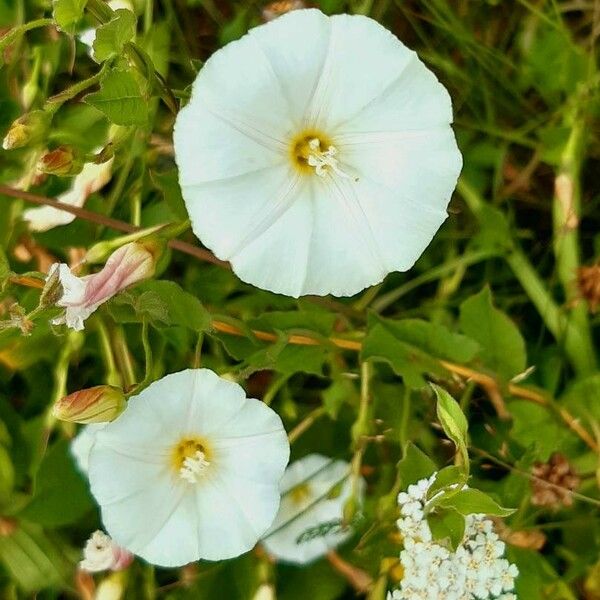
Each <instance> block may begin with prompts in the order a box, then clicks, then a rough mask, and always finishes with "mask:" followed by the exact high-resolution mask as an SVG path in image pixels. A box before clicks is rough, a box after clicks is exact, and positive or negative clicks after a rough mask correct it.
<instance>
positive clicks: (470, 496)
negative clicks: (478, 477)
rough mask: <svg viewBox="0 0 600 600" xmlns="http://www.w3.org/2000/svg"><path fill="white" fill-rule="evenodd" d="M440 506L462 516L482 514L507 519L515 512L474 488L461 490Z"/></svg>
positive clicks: (444, 500)
mask: <svg viewBox="0 0 600 600" xmlns="http://www.w3.org/2000/svg"><path fill="white" fill-rule="evenodd" d="M439 506H443V507H447V508H448V507H450V508H453V509H454V510H456V511H458V512H459V513H460V514H461V515H472V514H479V513H481V514H484V515H490V516H494V517H507V516H508V515H512V514H513V513H514V512H515V511H514V509H512V508H504V507H502V506H500V505H499V504H498V503H497V502H496V501H495V500H494V499H492V498H490V497H489V496H488V495H487V494H484V493H483V492H482V491H480V490H476V489H473V488H469V489H463V490H460V492H458V493H457V494H453V495H452V496H449V497H448V498H444V499H443V500H442V501H441V502H440V503H439Z"/></svg>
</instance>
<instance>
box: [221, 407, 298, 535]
mask: <svg viewBox="0 0 600 600" xmlns="http://www.w3.org/2000/svg"><path fill="white" fill-rule="evenodd" d="M215 438H216V434H215ZM213 449H214V452H215V459H214V460H215V466H216V468H217V471H218V472H219V473H224V474H226V475H227V476H229V477H230V478H231V479H239V480H243V481H244V482H257V483H260V482H265V481H276V482H277V484H278V483H279V480H280V479H281V477H282V475H283V472H284V469H285V467H286V465H287V463H288V460H289V453H290V445H289V442H288V439H287V436H286V434H285V430H284V428H283V424H282V422H281V419H280V418H279V415H278V414H277V413H276V412H275V411H273V410H271V409H270V408H269V407H268V406H266V405H265V404H264V403H262V402H260V401H259V400H255V399H253V398H248V399H246V400H245V403H244V405H243V407H242V408H241V410H240V411H239V412H238V413H237V414H236V415H235V418H234V419H231V420H230V421H229V422H228V423H225V424H223V426H222V427H221V428H220V429H219V431H218V439H215V442H214V444H213ZM274 517H275V513H273V515H272V516H271V520H273V518H274ZM269 525H270V523H269V524H267V527H268V526H269ZM265 529H266V527H265Z"/></svg>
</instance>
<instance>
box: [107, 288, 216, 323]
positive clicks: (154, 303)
mask: <svg viewBox="0 0 600 600" xmlns="http://www.w3.org/2000/svg"><path fill="white" fill-rule="evenodd" d="M107 306H108V310H109V312H110V313H111V315H112V317H113V318H114V319H115V320H116V321H117V322H119V323H141V322H142V321H143V320H144V319H150V321H151V322H152V324H153V325H154V326H155V327H161V326H163V327H164V326H175V325H177V326H180V327H185V328H187V329H191V330H192V331H196V332H198V333H200V332H203V331H208V330H209V329H210V326H211V316H210V314H209V313H208V311H207V310H206V309H205V308H204V306H203V305H202V303H201V302H200V300H198V298H196V296H193V295H192V294H190V293H189V292H186V291H185V290H183V289H182V288H181V287H180V286H179V285H177V284H176V283H175V282H173V281H163V280H157V281H145V282H144V283H141V284H139V285H137V286H136V287H135V288H134V289H133V290H129V291H127V292H125V293H123V294H119V295H118V296H116V297H115V298H113V299H112V300H111V301H110V302H109V303H108V305H107Z"/></svg>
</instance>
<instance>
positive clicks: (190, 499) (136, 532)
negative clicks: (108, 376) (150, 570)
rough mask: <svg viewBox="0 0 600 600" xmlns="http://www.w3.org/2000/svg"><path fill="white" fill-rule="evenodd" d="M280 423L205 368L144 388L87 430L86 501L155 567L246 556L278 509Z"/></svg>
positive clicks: (282, 454) (284, 451)
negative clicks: (90, 439)
mask: <svg viewBox="0 0 600 600" xmlns="http://www.w3.org/2000/svg"><path fill="white" fill-rule="evenodd" d="M288 458H289V444H288V441H287V436H286V434H285V430H284V429H283V425H282V423H281V419H280V418H279V417H278V416H277V414H276V413H275V412H274V411H273V410H271V409H270V408H269V407H268V406H266V405H265V404H263V403H262V402H259V401H258V400H254V399H252V398H246V396H245V394H244V390H243V389H242V388H241V387H240V386H239V385H238V384H236V383H232V382H230V381H227V380H225V379H222V378H220V377H218V376H217V375H216V374H215V373H213V372H212V371H209V370H207V369H194V370H186V371H181V372H179V373H175V374H172V375H167V376H166V377H163V378H162V379H160V380H158V381H156V382H154V383H153V384H152V385H150V386H149V387H148V388H146V389H145V390H143V391H142V392H141V393H140V394H139V395H138V396H135V397H133V398H131V399H130V400H129V402H128V406H127V408H126V409H125V412H123V413H122V414H121V415H120V416H119V417H118V418H117V419H116V420H115V421H112V422H111V423H108V424H107V425H106V426H105V427H104V428H103V429H101V430H99V431H97V432H96V435H95V442H94V444H93V446H92V449H91V452H90V458H89V478H90V484H91V489H92V493H93V495H94V496H95V498H96V500H97V501H98V503H99V505H100V509H101V513H102V521H103V523H104V526H105V529H106V531H107V532H108V534H109V535H110V536H111V537H112V538H113V539H114V540H115V542H116V543H117V544H118V545H120V546H122V547H124V548H126V549H127V550H129V551H130V552H132V553H134V554H137V555H138V556H141V557H142V558H144V559H145V560H147V561H148V562H150V563H153V564H156V565H161V566H170V567H173V566H179V565H184V564H186V563H189V562H192V561H195V560H198V559H201V558H204V559H209V560H220V559H225V558H232V557H234V556H238V555H239V554H242V553H243V552H246V551H248V550H250V549H251V548H252V547H253V546H254V545H255V543H256V542H257V541H258V539H259V538H260V537H261V536H262V535H263V534H264V532H265V531H266V530H267V528H268V527H269V526H270V525H271V523H272V521H273V519H274V517H275V515H276V513H277V509H278V506H279V499H280V496H279V481H280V479H281V476H282V474H283V472H284V469H285V466H286V464H287V462H288Z"/></svg>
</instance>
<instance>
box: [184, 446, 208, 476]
mask: <svg viewBox="0 0 600 600" xmlns="http://www.w3.org/2000/svg"><path fill="white" fill-rule="evenodd" d="M209 465H210V462H209V461H208V460H206V455H205V454H204V452H202V450H196V453H195V454H194V455H193V456H186V457H185V458H184V459H183V464H182V465H181V467H180V468H179V476H180V477H181V478H182V479H185V480H186V481H187V482H189V483H196V482H197V481H198V479H199V478H200V477H201V476H202V475H203V473H204V471H205V470H206V468H207V467H208V466H209Z"/></svg>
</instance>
